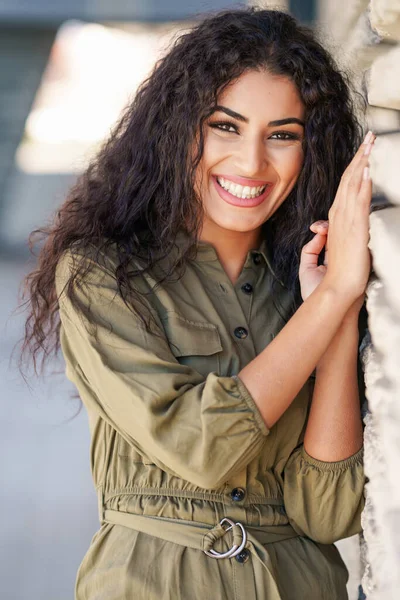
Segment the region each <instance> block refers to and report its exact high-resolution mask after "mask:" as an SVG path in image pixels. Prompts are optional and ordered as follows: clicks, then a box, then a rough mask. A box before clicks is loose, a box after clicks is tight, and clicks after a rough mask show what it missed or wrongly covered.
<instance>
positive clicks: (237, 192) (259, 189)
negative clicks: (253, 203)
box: [217, 177, 267, 198]
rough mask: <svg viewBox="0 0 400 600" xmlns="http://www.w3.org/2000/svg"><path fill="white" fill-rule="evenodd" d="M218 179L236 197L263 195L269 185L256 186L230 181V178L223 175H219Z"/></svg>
mask: <svg viewBox="0 0 400 600" xmlns="http://www.w3.org/2000/svg"><path fill="white" fill-rule="evenodd" d="M217 181H218V183H219V185H220V186H221V187H222V188H224V190H226V191H227V192H229V193H230V194H232V196H236V198H256V197H257V196H261V194H262V193H263V192H264V191H265V188H266V187H267V185H259V186H256V187H252V186H249V185H240V184H239V183H234V182H233V181H229V179H224V178H223V177H217Z"/></svg>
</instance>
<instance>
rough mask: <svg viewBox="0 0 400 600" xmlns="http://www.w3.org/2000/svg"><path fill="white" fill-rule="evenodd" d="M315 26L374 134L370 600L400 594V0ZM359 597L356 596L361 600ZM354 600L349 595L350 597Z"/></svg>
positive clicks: (358, 0) (332, 8) (366, 517)
mask: <svg viewBox="0 0 400 600" xmlns="http://www.w3.org/2000/svg"><path fill="white" fill-rule="evenodd" d="M320 23H321V25H322V27H323V28H324V29H325V31H326V32H327V33H328V38H330V39H331V42H332V48H333V50H334V51H335V50H337V49H338V48H340V53H339V52H336V55H337V57H338V58H339V59H340V60H341V61H342V63H343V64H344V65H345V66H346V67H350V68H351V69H352V70H353V72H354V76H355V79H356V84H357V85H360V86H361V87H362V88H363V89H364V91H365V92H366V95H367V98H368V104H369V106H368V112H367V126H368V127H369V128H371V129H373V130H374V131H375V132H377V133H378V134H379V135H378V137H377V140H376V144H375V148H374V150H373V153H372V156H371V175H372V179H373V182H374V208H375V209H378V208H379V209H380V210H374V211H373V212H372V214H371V231H370V249H371V253H372V258H373V271H374V273H373V276H372V278H371V283H370V284H369V286H368V292H367V308H368V313H369V325H368V326H369V332H370V336H371V339H367V340H365V341H366V343H365V350H364V352H363V359H364V368H365V379H366V394H367V400H368V409H367V411H366V416H365V471H366V475H367V477H368V479H369V481H368V483H367V484H366V497H367V503H366V508H365V510H364V513H363V527H364V535H363V538H362V540H361V557H362V566H361V570H362V573H363V575H362V589H363V593H364V594H365V596H366V597H367V598H368V600H394V599H395V598H396V600H397V599H398V597H399V594H400V568H399V567H400V479H399V467H398V465H399V463H400V268H399V263H400V0H371V1H369V0H346V1H343V0H340V1H339V2H338V1H335V2H333V1H332V2H325V1H322V2H321V3H320ZM365 596H363V594H362V592H360V598H364V597H365ZM352 598H354V596H352Z"/></svg>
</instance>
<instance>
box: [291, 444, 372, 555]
mask: <svg viewBox="0 0 400 600" xmlns="http://www.w3.org/2000/svg"><path fill="white" fill-rule="evenodd" d="M364 483H365V479H364V469H363V449H362V448H361V450H359V451H358V452H357V453H356V454H354V455H353V456H350V457H349V458H347V459H345V460H341V461H338V462H324V461H320V460H316V459H314V458H312V457H311V456H310V455H309V454H307V452H306V451H305V449H304V447H303V446H300V447H298V448H297V449H296V450H295V451H294V452H293V453H292V455H291V457H290V458H289V460H288V463H287V465H286V467H285V471H284V502H285V507H286V512H287V515H288V517H289V520H290V522H291V524H292V526H293V527H294V529H295V530H296V531H297V532H298V533H300V534H301V535H306V536H307V537H310V538H311V539H313V540H314V541H316V542H320V543H322V544H330V543H333V542H336V541H337V540H339V539H342V538H345V537H349V536H351V535H354V534H355V533H358V532H360V531H361V523H360V517H361V512H362V509H363V507H364V496H363V491H364Z"/></svg>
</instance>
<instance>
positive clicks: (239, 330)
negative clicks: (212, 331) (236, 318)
mask: <svg viewBox="0 0 400 600" xmlns="http://www.w3.org/2000/svg"><path fill="white" fill-rule="evenodd" d="M233 333H234V334H235V335H236V337H237V338H239V339H240V340H244V338H247V336H248V335H249V332H248V331H247V329H245V328H244V327H236V329H235V331H234V332H233Z"/></svg>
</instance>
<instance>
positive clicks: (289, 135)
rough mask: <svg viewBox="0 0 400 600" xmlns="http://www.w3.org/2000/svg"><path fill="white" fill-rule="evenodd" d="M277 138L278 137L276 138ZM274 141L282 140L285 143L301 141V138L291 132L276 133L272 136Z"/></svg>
mask: <svg viewBox="0 0 400 600" xmlns="http://www.w3.org/2000/svg"><path fill="white" fill-rule="evenodd" d="M274 136H277V137H274ZM271 138H272V139H275V140H280V141H283V142H286V141H288V140H299V139H300V137H299V136H298V135H297V133H292V132H290V131H276V132H275V133H273V134H272V135H271Z"/></svg>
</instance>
